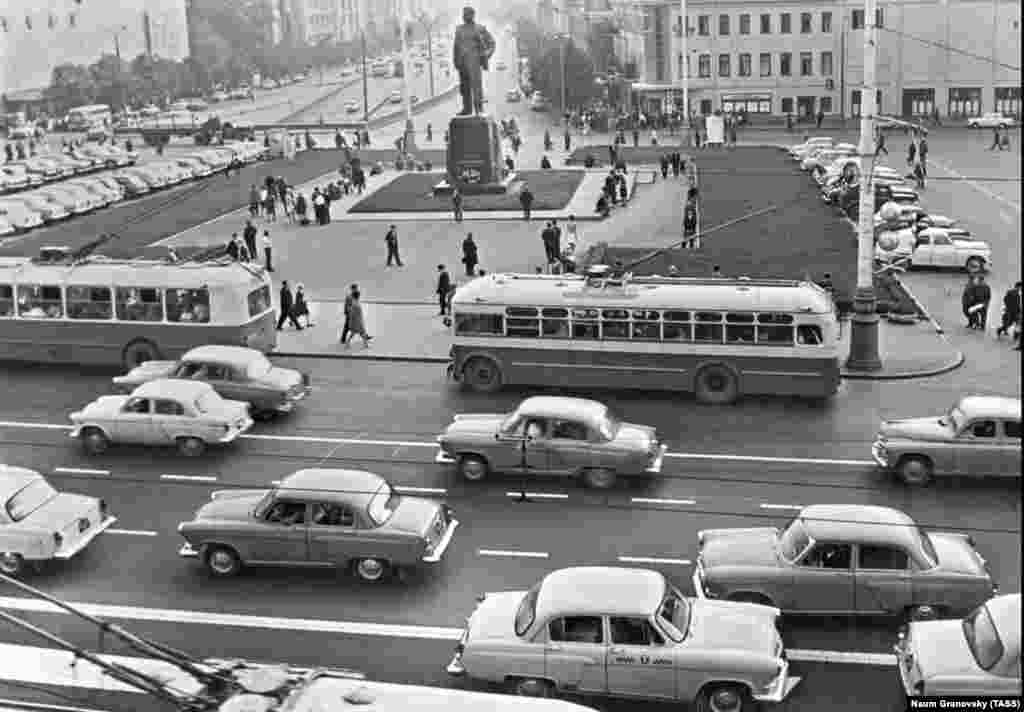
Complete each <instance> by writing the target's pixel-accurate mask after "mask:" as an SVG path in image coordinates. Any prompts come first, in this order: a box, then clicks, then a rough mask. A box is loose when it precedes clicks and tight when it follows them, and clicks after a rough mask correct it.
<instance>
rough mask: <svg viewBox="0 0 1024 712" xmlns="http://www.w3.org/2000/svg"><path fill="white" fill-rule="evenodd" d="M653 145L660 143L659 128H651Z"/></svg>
mask: <svg viewBox="0 0 1024 712" xmlns="http://www.w3.org/2000/svg"><path fill="white" fill-rule="evenodd" d="M651 145H652V146H657V145H658V130H657V129H651Z"/></svg>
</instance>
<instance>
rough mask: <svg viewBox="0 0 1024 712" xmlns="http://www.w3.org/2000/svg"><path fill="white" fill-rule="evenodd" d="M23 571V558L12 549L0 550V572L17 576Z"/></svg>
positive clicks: (13, 576)
mask: <svg viewBox="0 0 1024 712" xmlns="http://www.w3.org/2000/svg"><path fill="white" fill-rule="evenodd" d="M24 572H25V559H24V558H22V556H21V554H15V553H14V552H13V551H2V552H0V574H3V575H4V576H10V577H12V578H17V577H18V576H21V574H23V573H24Z"/></svg>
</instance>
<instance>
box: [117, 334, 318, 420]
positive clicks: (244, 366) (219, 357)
mask: <svg viewBox="0 0 1024 712" xmlns="http://www.w3.org/2000/svg"><path fill="white" fill-rule="evenodd" d="M158 378H179V379H183V380H189V381H200V382H203V383H209V384H210V385H211V386H213V389H214V390H215V391H217V393H219V394H220V395H221V396H223V397H224V398H228V399H230V400H237V401H245V402H247V403H248V404H249V405H250V406H251V409H252V413H253V414H254V415H255V416H256V417H257V418H260V417H266V416H272V415H275V414H277V413H289V412H291V411H292V410H294V408H295V405H296V404H297V403H298V402H299V401H301V400H302V399H303V398H305V397H306V396H307V395H309V392H310V390H311V389H310V387H309V376H308V375H307V374H304V373H300V372H299V371H295V370H293V369H290V368H280V367H278V366H274V365H273V364H271V363H270V361H269V360H268V359H267V357H266V356H265V355H264V354H263V352H261V351H257V350H256V349H247V348H244V347H242V346H199V347H197V348H194V349H192V350H191V351H189V352H188V353H186V354H185V355H184V356H182V357H181V360H179V361H146V362H145V363H143V364H141V365H139V366H136V367H135V368H133V369H132V370H131V371H129V372H128V373H127V374H125V375H124V376H117V377H115V378H114V388H115V390H116V391H118V392H121V393H128V392H130V391H132V390H133V389H135V388H137V387H138V386H140V385H142V384H143V383H148V382H150V381H153V380H156V379H158Z"/></svg>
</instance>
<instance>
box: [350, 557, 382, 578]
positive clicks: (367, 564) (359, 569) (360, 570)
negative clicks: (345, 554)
mask: <svg viewBox="0 0 1024 712" xmlns="http://www.w3.org/2000/svg"><path fill="white" fill-rule="evenodd" d="M389 568H390V567H389V566H388V562H386V561H385V560H384V559H358V560H357V561H356V562H355V563H353V564H352V571H353V572H354V573H355V575H356V576H358V577H359V579H360V580H362V581H366V582H368V583H377V582H379V581H383V580H384V579H385V578H386V577H387V574H388V569H389Z"/></svg>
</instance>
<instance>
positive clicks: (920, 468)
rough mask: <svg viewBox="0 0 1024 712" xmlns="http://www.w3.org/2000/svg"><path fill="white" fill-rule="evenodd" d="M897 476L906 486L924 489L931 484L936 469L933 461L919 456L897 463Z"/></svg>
mask: <svg viewBox="0 0 1024 712" xmlns="http://www.w3.org/2000/svg"><path fill="white" fill-rule="evenodd" d="M896 475H897V476H898V477H899V478H900V481H901V482H903V484H905V485H910V486H912V487H922V486H924V485H927V484H929V483H931V481H932V477H933V475H934V468H933V467H932V463H931V461H930V460H929V459H928V458H926V457H921V456H919V455H908V456H906V457H901V458H900V460H899V462H897V463H896Z"/></svg>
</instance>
